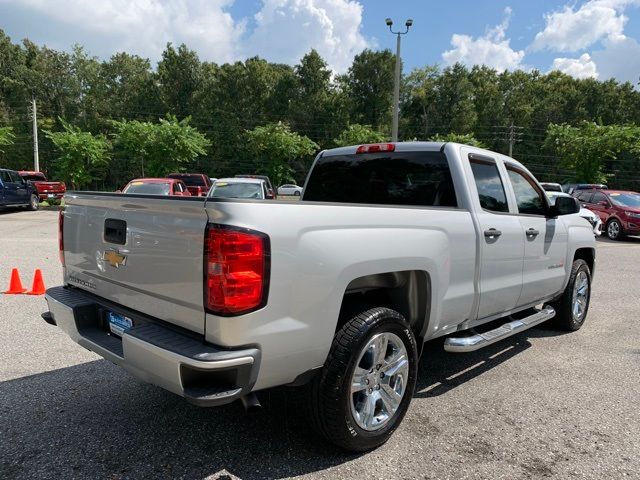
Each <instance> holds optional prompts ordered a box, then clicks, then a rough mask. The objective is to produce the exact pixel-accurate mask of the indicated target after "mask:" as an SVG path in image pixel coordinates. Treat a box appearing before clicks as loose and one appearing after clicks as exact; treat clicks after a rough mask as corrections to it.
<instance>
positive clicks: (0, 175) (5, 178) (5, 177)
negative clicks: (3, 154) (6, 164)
mask: <svg viewBox="0 0 640 480" xmlns="http://www.w3.org/2000/svg"><path fill="white" fill-rule="evenodd" d="M0 180H2V183H8V182H11V178H10V177H9V172H7V171H6V170H3V171H0Z"/></svg>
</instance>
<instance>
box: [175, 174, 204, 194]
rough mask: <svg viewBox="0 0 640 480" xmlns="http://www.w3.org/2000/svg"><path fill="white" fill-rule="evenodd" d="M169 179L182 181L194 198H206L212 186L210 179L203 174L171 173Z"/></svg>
mask: <svg viewBox="0 0 640 480" xmlns="http://www.w3.org/2000/svg"><path fill="white" fill-rule="evenodd" d="M167 178H173V179H176V180H182V181H183V182H184V184H185V185H186V186H187V189H188V190H189V193H191V195H193V196H194V197H203V196H206V195H207V193H209V190H210V189H211V185H212V182H211V180H210V179H209V177H208V176H206V175H203V174H201V173H170V174H169V175H167Z"/></svg>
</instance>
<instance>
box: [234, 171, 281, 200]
mask: <svg viewBox="0 0 640 480" xmlns="http://www.w3.org/2000/svg"><path fill="white" fill-rule="evenodd" d="M234 178H255V179H258V180H263V181H264V182H265V184H266V185H267V191H268V192H269V195H270V196H269V197H267V198H275V196H276V194H275V191H274V190H273V185H272V184H271V180H270V179H269V177H267V176H266V175H235V177H234Z"/></svg>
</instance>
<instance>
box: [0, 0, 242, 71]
mask: <svg viewBox="0 0 640 480" xmlns="http://www.w3.org/2000/svg"><path fill="white" fill-rule="evenodd" d="M0 2H2V3H7V4H9V3H16V2H15V1H12V0H0ZM232 3H233V0H100V1H97V2H93V1H83V0H66V1H65V0H21V1H20V2H19V6H20V7H21V8H23V9H26V10H30V11H33V12H35V13H37V14H39V15H42V16H44V17H45V18H48V19H49V20H52V21H54V22H57V23H60V24H62V25H66V27H67V28H68V29H73V30H74V31H75V37H76V38H78V41H79V42H80V43H83V42H82V41H81V40H80V38H83V37H89V38H91V36H99V37H100V40H101V41H102V42H108V46H109V47H110V53H115V52H116V51H121V50H126V51H128V52H133V53H136V54H139V55H143V56H148V57H150V58H151V59H152V60H157V59H158V58H159V57H160V53H161V52H162V50H163V49H164V47H165V45H166V43H167V42H173V43H175V44H179V43H183V42H184V43H186V44H187V45H188V46H189V47H190V48H193V49H195V50H196V51H198V53H199V54H200V56H201V57H202V58H204V59H207V60H215V61H218V62H222V61H229V60H232V59H234V58H236V57H237V56H238V44H239V40H240V37H241V35H242V33H243V30H244V22H238V23H237V22H234V20H233V18H232V17H231V15H230V14H229V13H228V12H227V11H226V9H227V8H228V7H229V6H230V5H231V4H232ZM90 47H91V45H90Z"/></svg>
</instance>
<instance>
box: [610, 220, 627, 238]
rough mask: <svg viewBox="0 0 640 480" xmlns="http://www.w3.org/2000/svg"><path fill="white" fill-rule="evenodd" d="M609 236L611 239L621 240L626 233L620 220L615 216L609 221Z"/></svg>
mask: <svg viewBox="0 0 640 480" xmlns="http://www.w3.org/2000/svg"><path fill="white" fill-rule="evenodd" d="M606 231H607V237H609V239H611V240H621V239H622V237H623V236H624V234H623V233H622V224H621V223H620V220H618V219H616V218H614V219H613V220H610V221H609V222H608V223H607V227H606Z"/></svg>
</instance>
